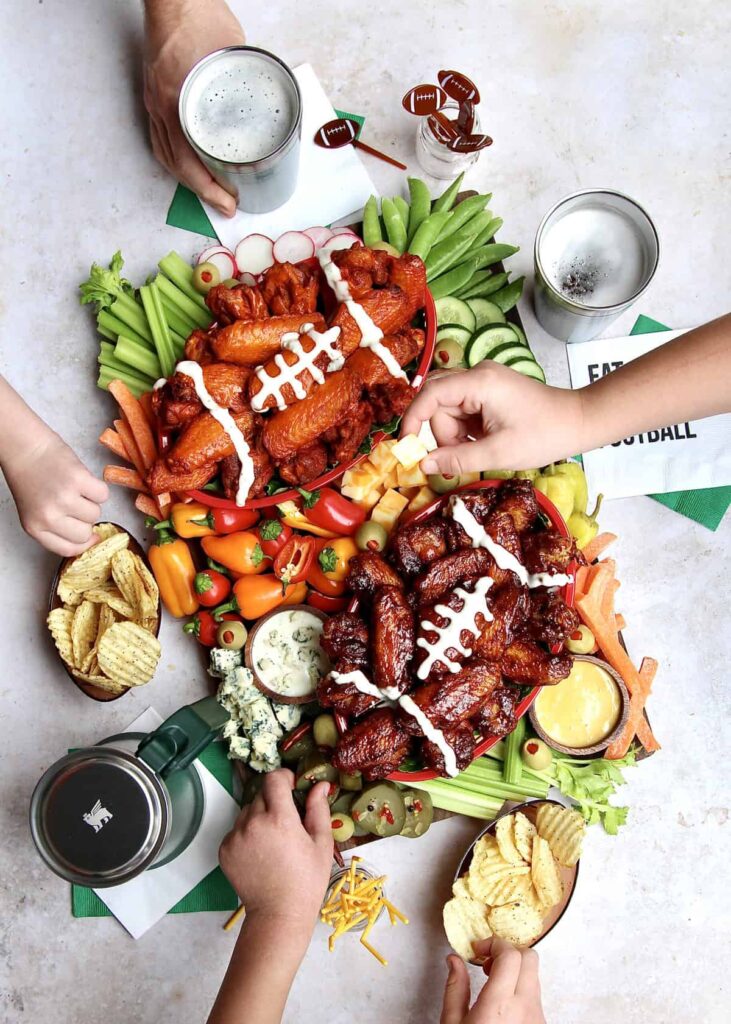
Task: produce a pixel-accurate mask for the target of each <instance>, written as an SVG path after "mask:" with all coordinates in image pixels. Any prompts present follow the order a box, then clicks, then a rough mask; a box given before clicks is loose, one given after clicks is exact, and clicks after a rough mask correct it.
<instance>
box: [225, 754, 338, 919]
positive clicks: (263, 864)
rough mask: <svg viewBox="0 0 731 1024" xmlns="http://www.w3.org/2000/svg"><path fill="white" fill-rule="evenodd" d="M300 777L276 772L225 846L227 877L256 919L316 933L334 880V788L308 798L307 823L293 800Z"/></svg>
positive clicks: (323, 787)
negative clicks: (330, 800) (329, 797)
mask: <svg viewBox="0 0 731 1024" xmlns="http://www.w3.org/2000/svg"><path fill="white" fill-rule="evenodd" d="M293 787H294V775H293V774H292V772H291V771H289V770H288V769H286V768H280V769H279V770H278V771H275V772H271V773H270V774H269V775H267V776H266V778H265V779H264V785H263V786H262V788H261V791H260V792H259V793H258V794H257V796H256V797H255V798H254V801H253V802H252V803H251V804H250V805H249V806H248V807H245V808H244V809H243V810H242V812H241V814H240V815H239V817H238V820H237V821H236V824H235V825H234V827H233V829H232V830H231V832H229V834H228V835H227V836H226V838H225V839H224V840H223V843H222V844H221V850H220V855H219V856H220V862H221V867H222V868H223V871H224V874H225V875H226V877H227V878H228V880H229V881H230V883H231V885H232V886H233V887H234V889H235V890H236V892H237V893H238V894H239V896H240V897H241V902H242V903H243V904H244V906H245V907H246V918H247V921H248V920H249V919H251V918H254V917H263V918H265V919H267V920H272V919H277V920H279V921H281V922H282V923H283V924H284V925H285V926H288V927H289V926H292V925H295V926H298V925H301V926H304V927H307V928H309V929H310V930H311V929H312V928H313V927H314V925H315V921H316V920H317V915H318V912H319V910H320V906H321V905H322V900H323V897H324V895H325V891H326V890H327V885H328V882H329V879H330V867H331V865H332V857H333V839H332V829H331V827H330V807H329V804H328V802H327V794H328V788H329V785H328V783H326V782H320V783H317V785H315V786H313V787H312V789H311V790H310V792H309V793H308V795H307V808H306V812H305V819H304V822H301V821H300V816H299V814H298V812H297V807H296V806H295V802H294V800H293V798H292V789H293Z"/></svg>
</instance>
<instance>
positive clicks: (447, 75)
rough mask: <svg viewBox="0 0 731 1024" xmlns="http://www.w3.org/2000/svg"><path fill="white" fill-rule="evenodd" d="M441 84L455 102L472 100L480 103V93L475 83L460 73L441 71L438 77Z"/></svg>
mask: <svg viewBox="0 0 731 1024" xmlns="http://www.w3.org/2000/svg"><path fill="white" fill-rule="evenodd" d="M437 78H438V79H439V84H440V85H441V87H442V89H444V91H445V92H446V94H447V96H451V97H452V99H453V100H460V101H461V100H472V102H473V103H479V102H480V93H479V90H478V88H477V86H476V85H475V83H474V82H472V81H470V79H469V78H468V77H467V75H463V74H461V73H460V72H459V71H440V72H439V74H438V75H437Z"/></svg>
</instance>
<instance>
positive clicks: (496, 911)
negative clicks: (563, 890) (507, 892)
mask: <svg viewBox="0 0 731 1024" xmlns="http://www.w3.org/2000/svg"><path fill="white" fill-rule="evenodd" d="M487 920H488V923H489V925H490V927H491V928H492V930H493V932H494V933H495V935H499V936H500V937H501V938H503V939H505V940H506V941H507V942H511V943H512V944H513V945H514V946H529V945H530V944H531V942H534V941H535V940H536V939H537V938H538V936H539V935H540V934H541V932H542V931H543V916H542V915H541V914H540V913H539V911H537V910H536V909H535V908H534V907H532V906H530V904H529V903H527V902H526V901H525V900H517V901H516V902H515V903H505V904H503V906H500V907H492V908H491V909H490V910H489V911H488V914H487Z"/></svg>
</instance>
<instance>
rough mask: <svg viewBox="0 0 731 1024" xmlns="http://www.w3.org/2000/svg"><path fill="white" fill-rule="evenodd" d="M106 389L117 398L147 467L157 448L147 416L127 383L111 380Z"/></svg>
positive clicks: (153, 458)
mask: <svg viewBox="0 0 731 1024" xmlns="http://www.w3.org/2000/svg"><path fill="white" fill-rule="evenodd" d="M108 390H109V391H110V392H111V394H112V395H113V396H114V397H115V399H116V400H117V404H118V405H119V408H120V409H121V410H122V412H123V414H124V418H125V419H126V420H127V423H128V424H129V429H130V430H131V431H132V435H133V437H134V439H135V443H136V444H137V447H138V448H139V450H140V455H141V456H142V461H143V462H144V465H145V468H146V469H149V468H150V466H151V465H152V464H153V462H154V461H155V459H156V458H157V448H156V446H155V438H154V436H153V433H152V430H151V428H150V424H149V423H148V422H147V417H146V416H145V413H144V412H143V410H142V406H141V405H140V403H139V402H138V401H137V399H136V398H135V396H134V395H133V394H132V392H131V391H130V390H129V388H128V387H127V385H126V384H125V383H124V382H123V381H121V380H113V381H111V383H110V384H109V388H108Z"/></svg>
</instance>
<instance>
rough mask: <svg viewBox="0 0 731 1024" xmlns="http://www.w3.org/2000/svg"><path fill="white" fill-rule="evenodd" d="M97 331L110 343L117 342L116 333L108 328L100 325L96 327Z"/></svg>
mask: <svg viewBox="0 0 731 1024" xmlns="http://www.w3.org/2000/svg"><path fill="white" fill-rule="evenodd" d="M96 329H97V331H99V333H100V334H101V336H102V338H106V339H107V340H108V341H116V340H117V335H116V334H115V333H114V331H110V330H109V328H108V327H101V326H100V325H99V324H97V325H96Z"/></svg>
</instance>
